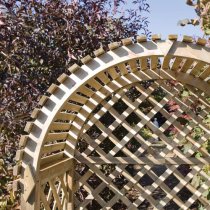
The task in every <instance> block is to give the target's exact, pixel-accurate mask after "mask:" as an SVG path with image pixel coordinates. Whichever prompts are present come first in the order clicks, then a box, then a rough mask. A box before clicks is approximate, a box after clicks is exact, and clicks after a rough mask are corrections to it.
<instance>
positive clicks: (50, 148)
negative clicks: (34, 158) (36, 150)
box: [42, 142, 66, 154]
mask: <svg viewBox="0 0 210 210" xmlns="http://www.w3.org/2000/svg"><path fill="white" fill-rule="evenodd" d="M65 144H66V143H65V142H61V143H55V144H48V145H44V147H43V149H42V154H45V153H51V152H55V151H58V150H63V149H64V147H65Z"/></svg>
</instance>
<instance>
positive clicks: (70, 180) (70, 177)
mask: <svg viewBox="0 0 210 210" xmlns="http://www.w3.org/2000/svg"><path fill="white" fill-rule="evenodd" d="M75 167H76V162H75V159H72V163H71V166H70V170H69V171H68V173H67V184H68V193H69V200H68V204H67V210H74V192H75V182H76V180H75V176H74V175H75Z"/></svg>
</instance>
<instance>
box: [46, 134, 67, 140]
mask: <svg viewBox="0 0 210 210" xmlns="http://www.w3.org/2000/svg"><path fill="white" fill-rule="evenodd" d="M67 135H68V132H62V133H49V134H48V135H47V137H46V140H45V142H49V141H56V140H64V139H66V138H67Z"/></svg>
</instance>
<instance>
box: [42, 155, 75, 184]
mask: <svg viewBox="0 0 210 210" xmlns="http://www.w3.org/2000/svg"><path fill="white" fill-rule="evenodd" d="M71 167H72V159H71V158H63V159H60V160H57V161H54V162H53V161H52V163H50V164H48V165H47V164H46V165H45V166H43V168H42V169H41V170H40V180H41V183H45V182H47V181H48V180H49V179H51V178H55V177H57V176H60V175H62V174H64V173H65V172H66V171H68V170H70V169H71Z"/></svg>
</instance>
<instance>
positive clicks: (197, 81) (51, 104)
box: [14, 35, 210, 209]
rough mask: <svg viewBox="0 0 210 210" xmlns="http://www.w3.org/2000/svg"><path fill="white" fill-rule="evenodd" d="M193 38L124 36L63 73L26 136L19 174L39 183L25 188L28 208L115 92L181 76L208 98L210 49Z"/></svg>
mask: <svg viewBox="0 0 210 210" xmlns="http://www.w3.org/2000/svg"><path fill="white" fill-rule="evenodd" d="M192 42H193V40H192V38H191V37H187V36H184V38H183V41H177V36H175V35H170V36H169V39H168V40H166V41H163V40H161V39H160V37H159V36H156V35H154V36H153V40H152V41H147V40H146V37H145V36H139V37H137V40H136V42H135V43H133V42H132V39H130V38H128V39H124V40H122V43H112V44H110V45H109V49H110V50H109V51H108V52H105V51H104V50H103V49H102V48H100V49H98V50H96V51H95V52H94V54H95V56H96V57H95V58H91V57H90V56H86V57H85V58H83V59H82V60H81V61H82V62H83V64H84V65H82V66H77V65H73V66H71V67H70V68H69V71H70V73H69V75H67V74H63V75H61V76H60V77H59V78H58V82H59V83H58V84H53V85H51V86H50V88H49V89H48V96H47V95H45V96H43V97H42V98H41V100H40V102H39V105H40V108H38V109H35V110H34V111H33V113H32V118H34V119H35V120H34V122H28V123H27V125H26V128H25V131H26V132H28V133H29V134H28V135H25V136H22V137H21V141H20V147H21V149H20V150H19V151H18V152H17V161H18V162H19V164H18V165H17V166H16V167H15V169H14V174H15V175H19V174H20V175H21V179H22V180H21V183H22V184H26V182H27V181H28V180H26V176H29V177H31V178H30V179H31V180H32V182H33V183H36V184H37V186H36V190H34V187H35V184H33V185H32V186H30V187H28V189H25V190H26V192H25V197H24V199H25V200H27V203H26V204H25V205H26V206H25V208H26V209H27V208H28V209H32V208H35V209H38V208H39V207H38V206H40V203H39V200H40V195H39V191H40V187H38V186H39V185H40V183H42V181H43V180H42V179H44V176H46V175H49V173H51V172H52V170H53V165H55V164H58V165H60V167H62V166H65V164H66V165H68V164H69V162H68V161H66V159H67V157H68V158H73V157H74V151H75V146H76V142H77V140H78V137H79V136H80V133H81V129H82V128H83V125H84V124H85V123H86V121H87V119H89V117H90V114H91V112H92V111H93V110H94V109H95V108H96V107H97V106H98V104H100V103H101V102H102V101H103V100H104V99H105V98H106V97H108V96H110V95H111V94H113V93H114V92H117V91H119V90H120V89H122V88H124V87H125V86H127V85H130V84H133V83H136V82H139V81H144V80H177V81H179V82H180V83H182V84H186V85H190V86H193V87H195V88H196V90H197V91H198V90H200V91H201V92H202V94H204V95H200V96H201V98H200V100H203V101H204V103H206V102H205V99H203V98H204V97H205V96H209V95H210V85H209V84H210V49H209V48H207V47H205V40H203V39H199V40H197V43H196V44H194V43H192ZM202 97H203V98H202ZM206 106H207V107H208V108H209V104H207V103H206ZM55 141H58V142H55ZM64 157H65V158H64ZM68 160H69V159H68ZM62 164H63V165H62ZM29 165H30V167H28V166H29ZM51 168H52V170H48V169H51ZM49 171H50V172H49ZM43 174H44V175H43ZM28 182H29V181H28ZM25 188H26V187H25ZM23 189H24V187H23ZM32 191H33V192H32ZM31 193H32V194H33V196H31V195H32V194H31ZM34 199H35V201H36V202H34ZM37 201H38V202H37ZM23 203H24V202H23ZM34 204H35V205H34Z"/></svg>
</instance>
